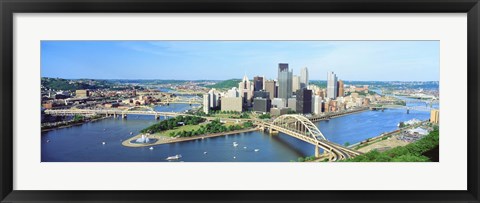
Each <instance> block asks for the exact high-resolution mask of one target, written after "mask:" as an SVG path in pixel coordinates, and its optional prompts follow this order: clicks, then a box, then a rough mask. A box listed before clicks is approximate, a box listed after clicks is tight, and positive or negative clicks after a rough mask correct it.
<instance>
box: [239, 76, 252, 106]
mask: <svg viewBox="0 0 480 203" xmlns="http://www.w3.org/2000/svg"><path fill="white" fill-rule="evenodd" d="M238 90H239V92H240V96H241V97H242V100H243V105H244V106H251V105H252V97H253V84H252V83H251V82H250V80H248V77H247V75H245V76H243V80H242V82H240V83H238Z"/></svg>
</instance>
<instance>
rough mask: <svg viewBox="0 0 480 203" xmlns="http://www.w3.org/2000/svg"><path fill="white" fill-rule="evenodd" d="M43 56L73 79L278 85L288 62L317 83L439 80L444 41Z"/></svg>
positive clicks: (151, 48) (53, 72)
mask: <svg viewBox="0 0 480 203" xmlns="http://www.w3.org/2000/svg"><path fill="white" fill-rule="evenodd" d="M290 50H291V51H290ZM41 53H42V54H41V59H42V60H41V76H42V77H54V78H55V77H59V78H67V79H81V78H88V79H146V80H148V79H159V80H167V79H176V80H226V79H232V78H241V76H243V75H245V74H247V75H248V76H249V79H251V78H253V76H256V75H260V76H265V77H266V78H265V79H277V77H276V76H277V68H278V64H279V63H288V64H289V67H290V70H293V74H295V75H301V69H302V68H305V67H307V68H308V72H309V73H308V75H309V78H310V80H326V78H325V73H327V72H330V71H333V72H335V73H336V74H340V75H342V78H343V79H344V81H439V42H438V41H42V43H41ZM322 64H325V65H322ZM229 67H230V68H229ZM242 67H243V68H242ZM65 68H68V69H65ZM223 69H228V71H219V70H223ZM66 70H68V71H66ZM162 70H168V71H162ZM385 73H388V74H385Z"/></svg>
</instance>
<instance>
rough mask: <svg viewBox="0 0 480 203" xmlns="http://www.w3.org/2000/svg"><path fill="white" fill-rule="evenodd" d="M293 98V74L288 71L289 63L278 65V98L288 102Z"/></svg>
mask: <svg viewBox="0 0 480 203" xmlns="http://www.w3.org/2000/svg"><path fill="white" fill-rule="evenodd" d="M290 97H292V72H291V71H288V63H279V64H278V98H281V99H285V101H287V100H288V98H290Z"/></svg>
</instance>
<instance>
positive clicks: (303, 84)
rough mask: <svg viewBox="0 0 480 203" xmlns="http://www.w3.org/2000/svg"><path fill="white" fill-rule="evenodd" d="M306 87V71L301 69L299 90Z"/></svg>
mask: <svg viewBox="0 0 480 203" xmlns="http://www.w3.org/2000/svg"><path fill="white" fill-rule="evenodd" d="M307 87H308V69H307V67H305V68H302V70H301V72H300V88H307Z"/></svg>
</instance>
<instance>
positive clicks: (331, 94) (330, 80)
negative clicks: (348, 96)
mask: <svg viewBox="0 0 480 203" xmlns="http://www.w3.org/2000/svg"><path fill="white" fill-rule="evenodd" d="M337 80H338V79H337V75H335V73H333V72H328V73H327V98H330V99H336V98H337V93H338V83H337Z"/></svg>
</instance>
